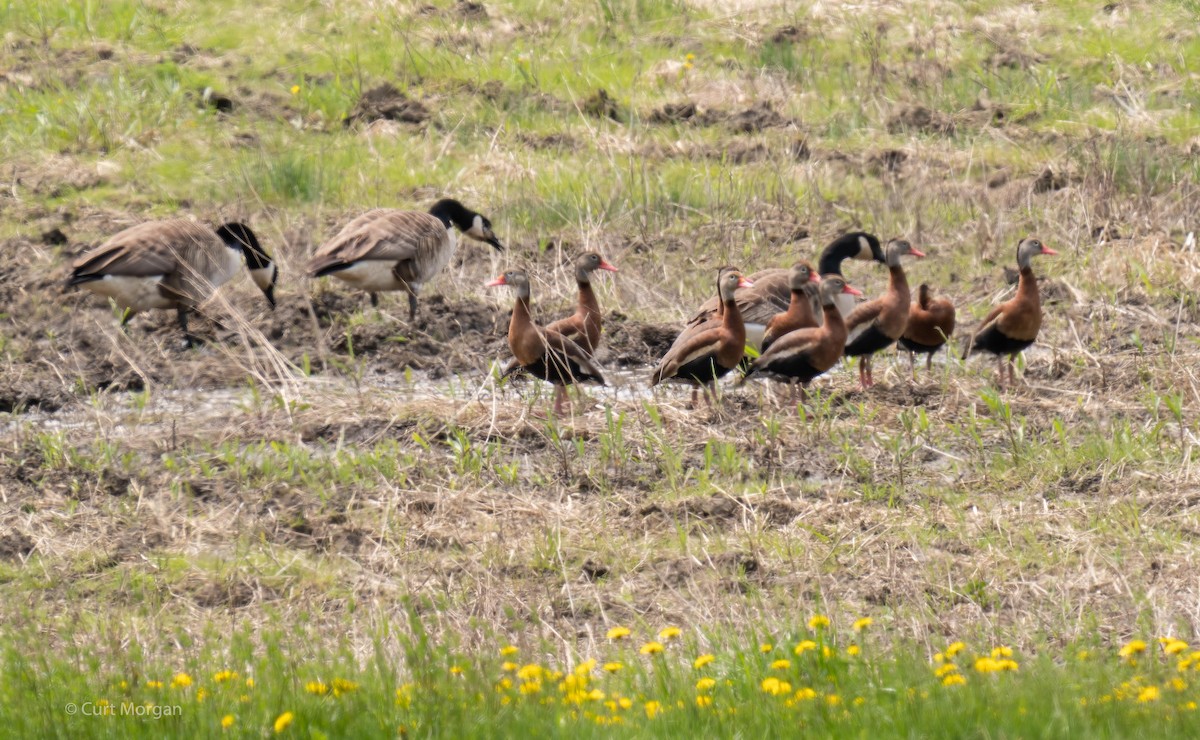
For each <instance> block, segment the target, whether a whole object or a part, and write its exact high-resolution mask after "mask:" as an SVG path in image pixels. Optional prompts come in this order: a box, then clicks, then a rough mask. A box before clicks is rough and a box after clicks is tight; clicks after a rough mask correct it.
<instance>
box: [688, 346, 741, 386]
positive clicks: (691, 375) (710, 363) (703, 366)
mask: <svg viewBox="0 0 1200 740" xmlns="http://www.w3.org/2000/svg"><path fill="white" fill-rule="evenodd" d="M732 369H733V368H729V367H722V366H721V365H720V363H718V362H717V355H716V353H715V352H713V353H710V354H707V355H703V356H701V357H697V358H696V359H694V360H692V361H691V362H689V363H687V364H685V365H682V366H681V367H680V368H679V369H678V370H677V371H675V379H676V380H686V381H688V382H689V383H701V384H704V383H711V382H713V381H714V380H716V379H717V378H723V377H725V376H726V375H728V374H729V371H730V370H732Z"/></svg>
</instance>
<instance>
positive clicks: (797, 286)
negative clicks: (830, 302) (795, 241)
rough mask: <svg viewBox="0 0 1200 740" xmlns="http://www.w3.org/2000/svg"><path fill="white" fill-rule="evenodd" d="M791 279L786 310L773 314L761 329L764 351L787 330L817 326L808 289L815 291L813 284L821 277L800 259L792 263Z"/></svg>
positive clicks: (818, 281)
mask: <svg viewBox="0 0 1200 740" xmlns="http://www.w3.org/2000/svg"><path fill="white" fill-rule="evenodd" d="M791 281H792V302H791V303H790V304H789V305H788V309H787V310H786V311H784V312H783V313H777V314H775V316H774V317H773V318H772V319H771V320H770V321H768V322H767V328H766V330H765V331H763V338H762V349H763V351H764V352H765V351H766V350H767V349H769V348H770V346H771V343H772V342H774V341H775V340H776V339H778V338H780V337H782V336H783V335H784V334H787V333H788V332H793V331H796V330H797V329H808V328H811V327H814V326H819V324H818V323H817V317H816V316H815V315H814V314H813V307H812V300H811V299H810V297H809V291H814V292H815V290H816V288H815V286H816V285H817V284H818V283H820V282H821V277H820V276H819V275H817V272H816V270H814V269H813V266H812V265H811V264H809V263H808V262H803V261H801V262H797V263H796V264H794V265H792V275H791Z"/></svg>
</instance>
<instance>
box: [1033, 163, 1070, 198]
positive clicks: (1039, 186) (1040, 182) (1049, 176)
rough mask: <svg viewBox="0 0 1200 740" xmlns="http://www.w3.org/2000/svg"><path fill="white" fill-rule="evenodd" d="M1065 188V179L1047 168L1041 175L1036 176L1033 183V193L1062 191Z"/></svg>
mask: <svg viewBox="0 0 1200 740" xmlns="http://www.w3.org/2000/svg"><path fill="white" fill-rule="evenodd" d="M1066 186H1067V178H1066V177H1065V176H1063V175H1062V174H1061V173H1058V172H1055V171H1054V170H1052V169H1050V168H1049V167H1047V168H1046V169H1044V170H1042V174H1040V175H1038V176H1037V179H1036V180H1034V181H1033V192H1035V193H1049V192H1052V191H1055V190H1062V189H1063V188H1065V187H1066Z"/></svg>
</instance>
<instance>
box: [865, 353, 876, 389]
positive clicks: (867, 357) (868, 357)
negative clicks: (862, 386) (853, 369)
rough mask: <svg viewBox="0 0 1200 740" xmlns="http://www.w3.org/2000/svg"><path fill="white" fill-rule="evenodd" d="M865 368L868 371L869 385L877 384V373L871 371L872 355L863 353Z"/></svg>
mask: <svg viewBox="0 0 1200 740" xmlns="http://www.w3.org/2000/svg"><path fill="white" fill-rule="evenodd" d="M863 368H865V370H866V373H867V387H868V388H870V387H871V386H873V385H875V373H873V372H871V355H863Z"/></svg>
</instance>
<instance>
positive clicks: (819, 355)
mask: <svg viewBox="0 0 1200 740" xmlns="http://www.w3.org/2000/svg"><path fill="white" fill-rule="evenodd" d="M817 294H818V295H819V296H820V299H821V311H822V313H823V314H824V315H825V321H824V323H822V324H821V326H819V327H814V328H808V329H797V330H796V331H794V332H791V333H789V334H784V335H783V336H782V337H780V338H779V339H777V340H776V341H775V342H773V343H772V344H771V347H770V349H768V350H766V351H765V352H763V353H762V354H761V355H759V356H758V357H757V358H755V360H754V362H753V363H751V364H750V369H749V370H747V371H746V374H745V375H744V376H743V377H742V379H741V381H739V385H741V384H742V383H745V382H746V379H747V378H749V377H750V376H751V375H753V374H755V373H759V372H761V373H766V374H768V375H773V376H775V377H777V378H780V379H782V380H786V381H789V382H791V383H792V385H793V387H794V386H795V384H796V383H799V384H800V386H801V388H800V395H801V398H803V397H805V396H806V395H807V394H806V393H805V391H804V386H807V385H808V384H809V383H810V382H812V379H813V378H815V377H817V376H818V375H821V374H822V373H824V372H826V371H828V370H829V368H831V367H833V366H834V365H836V364H837V361H838V360H839V359H841V357H842V352H843V351H844V350H845V347H846V333H847V332H846V322H845V320H844V319H843V318H842V313H841V311H839V310H838V308H837V297H838V296H839V295H849V296H856V295H862V292H861V291H859V290H858V289H856V288H854V287H852V286H850V285H847V284H846V280H845V279H844V278H842V277H840V276H838V275H826V276H825V277H823V278H821V287H820V288H818V289H817Z"/></svg>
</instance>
